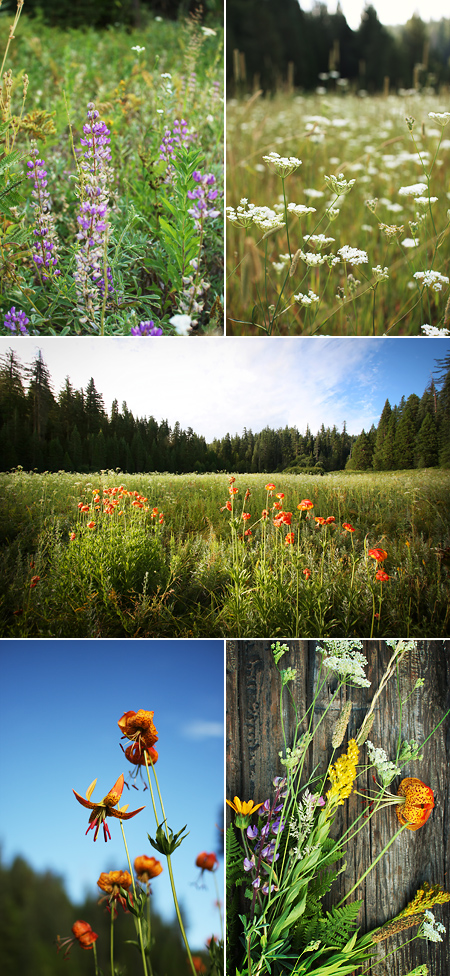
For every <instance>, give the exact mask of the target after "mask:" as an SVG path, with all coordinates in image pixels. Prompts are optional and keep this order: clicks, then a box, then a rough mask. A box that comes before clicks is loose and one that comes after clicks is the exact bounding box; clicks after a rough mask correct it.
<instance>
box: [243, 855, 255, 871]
mask: <svg viewBox="0 0 450 976" xmlns="http://www.w3.org/2000/svg"><path fill="white" fill-rule="evenodd" d="M254 867H255V858H254V857H252V859H251V860H249V859H248V857H244V871H251V870H252V868H254Z"/></svg>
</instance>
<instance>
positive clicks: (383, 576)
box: [375, 569, 391, 583]
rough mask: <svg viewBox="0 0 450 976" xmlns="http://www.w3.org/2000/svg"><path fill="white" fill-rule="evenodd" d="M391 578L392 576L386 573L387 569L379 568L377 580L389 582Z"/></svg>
mask: <svg viewBox="0 0 450 976" xmlns="http://www.w3.org/2000/svg"><path fill="white" fill-rule="evenodd" d="M390 578H391V577H390V576H389V575H388V573H385V571H384V569H379V570H377V572H376V573H375V579H377V580H379V581H380V583H387V581H388V580H389V579H390Z"/></svg>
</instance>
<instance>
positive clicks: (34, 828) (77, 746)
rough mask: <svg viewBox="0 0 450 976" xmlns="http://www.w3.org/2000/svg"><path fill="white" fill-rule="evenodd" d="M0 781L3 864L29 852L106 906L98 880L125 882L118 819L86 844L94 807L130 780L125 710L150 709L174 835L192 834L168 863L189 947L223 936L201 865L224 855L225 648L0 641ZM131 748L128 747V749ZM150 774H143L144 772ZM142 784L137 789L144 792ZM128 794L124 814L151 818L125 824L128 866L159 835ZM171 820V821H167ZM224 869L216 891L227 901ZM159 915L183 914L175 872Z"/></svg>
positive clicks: (36, 864) (160, 889) (159, 897)
mask: <svg viewBox="0 0 450 976" xmlns="http://www.w3.org/2000/svg"><path fill="white" fill-rule="evenodd" d="M0 673H1V676H2V680H1V690H0V708H1V714H2V726H3V734H2V746H1V754H0V755H1V772H2V781H3V783H4V784H6V789H7V795H8V807H9V809H8V815H7V816H3V817H2V826H1V828H0V847H1V851H2V860H3V861H6V862H7V863H10V860H11V858H12V857H14V856H15V855H16V854H20V855H21V856H22V857H24V858H25V859H26V860H27V861H28V862H29V863H30V864H31V865H32V866H33V868H35V869H36V870H38V871H44V870H46V869H48V868H50V869H51V870H52V871H54V872H55V873H57V874H58V875H62V876H64V879H65V883H66V890H67V892H68V894H69V896H70V897H71V898H72V899H74V900H81V899H82V898H83V896H84V894H85V893H86V892H90V893H94V894H95V895H96V894H98V895H99V897H100V896H101V894H102V893H101V892H100V889H99V888H97V879H98V877H99V875H100V873H101V872H102V871H109V870H115V869H119V870H127V869H128V866H127V862H126V855H125V849H124V846H123V841H122V835H121V830H120V823H119V821H118V820H116V819H112V818H110V819H109V820H108V825H109V828H110V832H111V841H108V843H107V844H105V842H104V840H103V832H102V830H101V831H100V833H99V836H98V838H97V841H96V842H95V843H94V842H93V832H90V833H89V834H88V835H87V836H85V831H86V828H87V826H88V818H89V811H88V810H86V809H85V808H84V807H82V806H81V805H80V804H79V803H77V801H76V799H75V797H74V795H73V793H72V789H75V790H77V792H78V793H80V794H81V795H82V796H85V794H86V790H87V788H88V786H89V784H90V783H91V782H92V780H93V779H95V777H98V782H97V786H96V788H95V791H94V794H93V799H94V800H96V799H98V800H101V799H102V798H103V797H104V796H105V795H106V793H108V792H109V790H110V789H111V787H112V786H113V784H114V783H115V781H116V779H117V778H118V777H119V776H120V774H121V773H124V774H125V778H127V774H128V773H129V771H131V770H132V769H134V768H135V767H132V766H131V765H130V764H129V763H128V762H127V760H126V759H125V757H124V755H123V752H122V750H121V748H120V745H119V743H120V738H121V733H120V729H119V727H118V725H117V722H118V720H119V718H120V717H121V716H122V715H123V713H124V712H125V711H130V710H134V711H137V710H138V709H139V708H144V709H146V710H149V711H151V710H154V713H155V714H154V723H155V726H156V729H157V731H158V733H159V740H158V742H157V743H156V748H157V750H158V752H159V759H158V763H157V767H156V771H157V774H158V779H159V782H160V788H161V793H162V797H163V801H164V807H165V811H166V815H167V821H168V824H169V826H170V827H171V828H172V829H173V830H174V832H177V831H178V830H180V828H181V827H183V826H184V824H186V823H187V825H188V830H189V831H190V834H189V836H188V837H187V839H186V840H185V841H184V843H183V844H182V845H181V847H179V848H177V850H176V851H175V852H174V854H173V856H172V866H173V871H174V876H175V883H176V885H177V891H178V896H179V899H180V902H181V904H182V905H184V908H185V912H186V920H187V923H188V930H187V933H188V938H189V941H190V943H191V946H192V948H193V949H200V948H202V946H203V945H204V942H205V940H206V939H207V938H208V937H209V936H210V935H211V934H212V933H213V932H214V933H215V934H217V935H219V934H220V922H219V916H218V913H217V909H216V908H215V906H214V902H215V899H216V894H215V885H214V878H213V877H212V876H211V874H209V873H208V872H205V875H204V885H205V887H204V888H200V887H199V888H197V887H195V886H194V883H195V882H197V881H198V880H199V877H200V871H199V869H198V868H197V867H196V866H195V859H196V857H197V855H198V854H199V853H200V852H201V851H204V850H206V851H207V852H208V853H210V852H211V851H215V852H217V851H218V850H219V847H220V839H219V834H218V829H217V827H216V826H215V825H216V824H217V825H218V826H219V827H221V826H222V823H221V816H222V811H223V803H224V762H223V760H224V738H223V719H224V650H223V641H214V640H204V641H201V640H199V641H195V640H191V641H181V640H180V641H170V640H169V641H164V640H127V641H123V640H117V641H115V640H110V641H103V640H95V641H94V640H84V641H78V640H61V641H60V640H53V641H49V640H26V641H20V640H17V641H8V640H3V641H2V642H1V645H0ZM127 744H128V743H127V742H126V740H125V741H124V745H125V746H126V745H127ZM144 773H145V769H144ZM137 782H138V783H139V780H138V781H137ZM139 785H140V789H139V792H137V791H136V790H134V789H132V788H131V789H130V790H129V791H128V790H127V789H126V788H125V789H124V792H123V796H122V804H121V805H123V803H124V802H128V803H129V804H130V806H129V809H130V810H134V809H136V807H139V806H142V805H143V804H145V805H146V807H145V810H143V811H142V812H141V813H139V814H137V816H136V817H134V818H132V819H131V820H129V821H124V828H125V835H126V838H127V843H128V847H129V851H130V856H131V859H132V860H133V859H134V857H135V856H136V855H140V854H147V855H149V856H152V855H154V856H155V857H158V859H159V860H161V863H162V864H163V865H164V862H165V858H164V856H163V855H158V853H157V852H156V851H154V850H153V848H151V847H150V844H149V842H148V839H147V833H150V834H151V835H152V836H153V837H154V836H155V830H156V823H155V819H154V815H153V810H152V806H151V800H150V795H149V791H148V789H147V791H146V792H142V785H141V784H139ZM161 819H162V818H161ZM223 877H224V873H223V860H222V858H221V857H220V868H219V870H218V871H217V881H218V884H219V890H220V892H222V891H223ZM152 889H153V896H154V906H155V910H156V911H159V912H160V914H161V915H163V916H164V917H165V918H167V919H172V918H173V916H174V912H173V902H172V898H171V892H170V886H169V876H168V872H167V866H165V867H164V870H163V873H162V874H161V875H160V876H159V877H158V878H156V879H155V880H154V881H153V883H152Z"/></svg>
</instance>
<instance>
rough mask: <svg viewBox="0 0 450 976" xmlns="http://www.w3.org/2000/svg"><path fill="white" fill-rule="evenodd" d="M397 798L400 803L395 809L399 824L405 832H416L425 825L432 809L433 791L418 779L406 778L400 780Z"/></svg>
mask: <svg viewBox="0 0 450 976" xmlns="http://www.w3.org/2000/svg"><path fill="white" fill-rule="evenodd" d="M397 796H399V797H401V801H402V802H401V803H400V804H399V805H398V806H396V808H395V812H396V814H397V817H398V819H399V821H400V823H401V824H402V826H403V825H404V826H406V828H407V830H418V829H419V827H422V826H423V824H424V823H426V821H427V820H428V817H429V816H430V813H431V811H432V809H433V807H434V793H433V790H432V789H431V788H430V787H429V786H425V783H422V781H421V780H420V779H415V778H414V777H411V776H408V777H407V778H406V779H402V781H401V783H400V786H399V788H398V790H397Z"/></svg>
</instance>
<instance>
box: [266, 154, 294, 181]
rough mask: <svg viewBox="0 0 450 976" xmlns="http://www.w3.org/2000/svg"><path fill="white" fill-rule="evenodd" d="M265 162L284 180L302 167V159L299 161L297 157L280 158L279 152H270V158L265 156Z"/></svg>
mask: <svg viewBox="0 0 450 976" xmlns="http://www.w3.org/2000/svg"><path fill="white" fill-rule="evenodd" d="M263 160H264V162H266V163H269V165H271V166H273V168H274V170H275V172H276V173H278V175H279V176H281V177H282V178H283V179H284V178H285V177H286V176H290V174H291V173H294V172H295V170H296V169H298V168H299V166H301V165H302V161H301V159H297V157H296V156H280V154H279V153H277V152H270V153H269V155H268V156H263Z"/></svg>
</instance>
